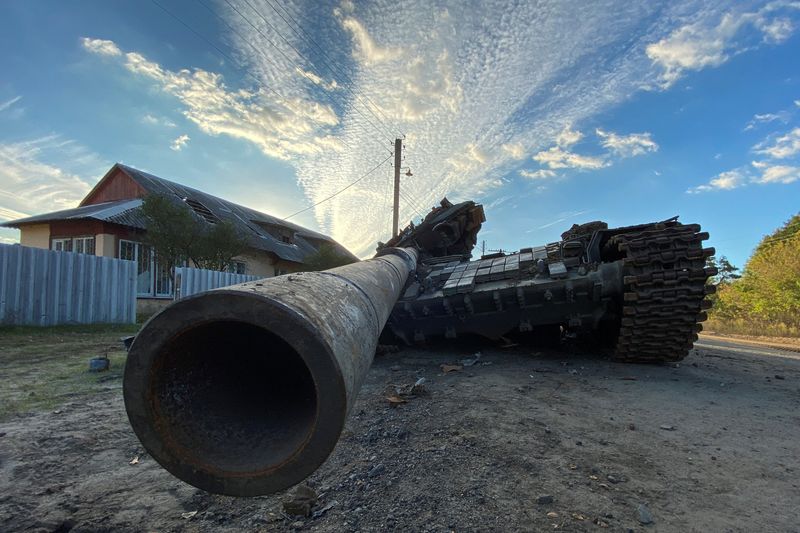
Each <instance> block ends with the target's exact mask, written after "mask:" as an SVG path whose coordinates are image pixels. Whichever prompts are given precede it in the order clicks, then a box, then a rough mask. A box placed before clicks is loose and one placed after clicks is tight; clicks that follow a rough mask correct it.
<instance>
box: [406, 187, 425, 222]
mask: <svg viewBox="0 0 800 533" xmlns="http://www.w3.org/2000/svg"><path fill="white" fill-rule="evenodd" d="M400 197H401V198H402V199H403V200H405V201H406V204H408V206H409V207H411V209H412V210H413V211H414V212H415V213H416V214H418V215H419V216H421V217H422V218H425V217H424V216H423V215H422V213H420V212H419V210H417V208H416V207H415V206H414V204H413V203H411V200H409V199H408V198H407V197H406V195H405V194H403V191H400Z"/></svg>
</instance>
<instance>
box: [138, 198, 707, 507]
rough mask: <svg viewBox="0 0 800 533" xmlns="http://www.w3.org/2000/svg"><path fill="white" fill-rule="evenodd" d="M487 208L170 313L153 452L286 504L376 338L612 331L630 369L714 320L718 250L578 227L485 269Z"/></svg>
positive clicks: (146, 425)
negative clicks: (350, 259) (478, 253)
mask: <svg viewBox="0 0 800 533" xmlns="http://www.w3.org/2000/svg"><path fill="white" fill-rule="evenodd" d="M483 222H484V214H483V208H482V207H481V206H480V205H478V204H475V203H474V202H463V203H460V204H456V205H453V204H451V203H450V202H448V201H447V199H445V200H443V201H442V203H441V206H440V207H437V208H435V209H433V210H432V211H431V212H430V213H429V214H428V215H427V216H426V217H425V218H424V219H423V221H422V222H421V223H420V224H419V225H418V226H414V225H413V224H412V225H409V227H408V228H406V229H405V230H404V231H403V233H401V234H400V235H398V236H397V237H396V238H394V239H392V241H390V242H389V243H387V244H386V245H381V246H380V250H379V252H378V254H377V255H376V257H374V258H372V259H368V260H366V261H360V262H356V263H353V264H349V265H345V266H341V267H337V268H333V269H330V270H326V271H323V272H300V273H292V274H287V275H284V276H276V277H273V278H268V279H260V280H255V281H250V282H246V283H242V284H239V285H234V286H231V287H224V288H220V289H215V290H212V291H208V292H204V293H200V294H196V295H193V296H190V297H188V298H183V299H180V300H177V301H175V302H173V303H172V304H171V305H169V306H168V307H166V308H165V309H164V310H162V311H161V312H160V313H158V314H157V315H155V316H154V317H152V318H151V319H150V320H149V321H148V322H147V323H146V324H145V325H144V326H143V327H142V329H141V330H140V331H139V333H138V334H137V335H136V337H135V339H134V340H133V343H132V344H131V347H130V352H129V353H128V360H127V362H126V364H125V373H124V380H123V396H124V399H125V409H126V411H127V413H128V419H129V420H130V423H131V427H132V428H133V430H134V432H135V433H136V435H137V436H138V437H139V440H140V441H141V443H142V445H143V446H144V448H145V450H147V452H148V454H149V455H150V456H151V457H152V458H154V459H155V460H156V461H158V463H159V464H161V466H163V467H164V468H165V469H167V470H168V471H170V472H171V473H172V474H174V475H175V476H176V477H178V478H180V479H182V480H184V481H186V482H187V483H190V484H192V485H194V486H195V487H198V488H201V489H203V490H207V491H209V492H213V493H217V494H226V495H229V496H260V495H264V494H271V493H274V492H277V491H281V490H285V489H286V488H288V487H291V486H292V485H295V484H297V483H299V482H301V481H302V480H304V479H305V478H307V477H308V476H309V475H311V474H312V473H313V472H314V471H315V470H316V469H317V468H318V467H319V466H320V465H321V464H322V463H323V462H324V461H325V459H326V458H327V457H328V456H329V455H330V453H331V452H332V450H333V449H334V447H335V446H336V442H337V441H338V440H339V436H340V435H341V433H342V430H343V429H344V425H345V421H346V420H347V416H348V413H349V412H350V410H351V409H352V408H353V406H354V405H355V400H356V398H357V396H358V392H359V389H360V388H361V384H362V383H363V381H364V379H365V378H366V375H367V372H368V371H369V368H370V365H371V364H372V359H373V357H374V355H375V350H376V347H377V345H378V341H379V336H380V335H381V334H382V332H384V333H385V331H386V329H385V326H386V325H387V323H388V330H389V331H392V332H394V334H395V335H397V336H398V337H400V338H401V339H403V340H405V341H406V342H408V343H415V342H423V341H426V340H428V339H432V338H434V337H437V336H440V337H445V338H454V337H459V336H462V335H468V334H480V335H483V336H486V337H490V338H498V337H500V336H503V335H505V334H508V333H509V332H511V331H523V332H525V331H528V332H531V333H534V334H536V333H537V331H540V330H541V328H546V329H549V330H557V331H559V332H560V333H575V332H577V333H589V334H599V335H598V336H599V337H606V338H611V339H612V340H613V342H614V345H615V346H614V348H613V357H614V359H616V360H619V361H628V362H649V363H654V362H662V361H677V360H680V359H681V358H683V357H684V356H685V355H686V353H687V351H688V350H689V348H690V347H691V346H692V342H693V341H694V340H695V339H696V338H697V337H696V334H697V332H698V331H699V330H700V326H699V322H701V321H702V320H703V319H704V318H705V314H704V313H703V311H702V310H703V309H704V308H705V307H707V306H708V304H707V302H706V301H705V299H704V296H705V295H706V293H707V292H708V290H707V289H706V286H705V282H706V280H707V279H708V277H709V276H712V275H714V270H713V269H712V268H706V267H705V258H706V257H707V256H709V255H711V254H713V250H711V249H703V248H702V246H701V243H702V241H703V240H704V239H705V238H707V237H708V235H707V234H705V233H701V232H700V227H699V226H697V225H694V224H688V225H684V224H680V223H679V222H678V221H677V220H676V219H670V220H665V221H663V222H654V223H651V224H642V225H639V226H629V227H624V228H614V229H609V228H608V227H607V225H606V224H603V223H601V222H593V223H590V224H583V225H577V226H573V227H572V228H571V229H570V230H569V231H567V232H566V233H565V234H564V235H563V236H562V240H561V241H559V242H555V243H551V244H548V245H546V246H538V247H535V248H524V249H522V250H520V251H519V252H517V253H513V254H493V255H490V256H483V257H482V258H481V259H478V260H475V261H471V260H470V258H471V253H472V250H473V248H474V247H475V243H476V241H477V234H478V231H479V230H480V227H481V224H482V223H483Z"/></svg>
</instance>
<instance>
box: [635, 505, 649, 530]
mask: <svg viewBox="0 0 800 533" xmlns="http://www.w3.org/2000/svg"><path fill="white" fill-rule="evenodd" d="M636 512H637V514H638V515H639V523H640V524H644V525H647V524H652V523H653V514H652V513H651V512H650V509H648V508H647V506H646V505H645V504H643V503H640V504H639V507H638V508H637V509H636Z"/></svg>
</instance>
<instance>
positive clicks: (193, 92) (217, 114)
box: [87, 43, 342, 160]
mask: <svg viewBox="0 0 800 533" xmlns="http://www.w3.org/2000/svg"><path fill="white" fill-rule="evenodd" d="M112 44H113V43H112ZM87 49H89V50H90V51H92V52H95V53H103V52H98V51H97V50H96V49H94V48H87ZM123 57H124V66H125V68H127V69H128V70H129V71H130V72H132V73H134V74H137V75H140V76H142V77H143V78H145V79H147V80H150V81H152V82H154V83H156V84H157V86H159V87H160V88H161V89H162V90H163V91H165V92H166V93H168V94H171V95H173V96H175V97H177V98H178V99H179V100H180V101H181V103H182V104H183V105H184V111H183V113H184V116H186V118H188V119H189V120H191V121H192V122H194V123H195V124H196V125H197V126H198V127H199V128H200V129H201V130H202V131H204V132H205V133H208V134H210V135H221V134H225V135H230V136H232V137H236V138H240V139H244V140H247V141H250V142H252V143H254V144H256V145H257V146H258V147H259V148H260V149H261V150H262V152H264V153H265V154H267V155H269V156H272V157H276V158H278V159H284V160H285V159H289V158H290V157H292V156H295V155H300V154H311V153H322V152H323V151H326V150H330V149H334V150H340V149H341V148H342V146H341V144H340V143H339V142H338V141H337V139H335V138H333V137H331V136H330V135H328V134H326V133H325V132H324V130H325V129H326V128H329V127H333V126H335V125H337V124H338V121H339V120H338V117H337V116H336V113H335V112H334V111H333V109H332V108H331V107H330V106H326V105H323V104H320V103H318V102H315V101H313V100H309V99H306V98H301V97H287V98H284V99H281V98H277V97H276V96H275V95H274V94H273V93H271V92H269V91H268V90H266V89H262V90H258V91H253V92H251V91H247V90H245V89H239V90H230V89H228V87H227V86H226V85H225V84H224V82H223V80H222V76H221V75H219V74H216V73H213V72H208V71H206V70H203V69H194V70H193V71H189V70H186V69H183V70H179V71H170V70H167V69H164V68H162V67H161V65H159V64H158V63H155V62H153V61H150V60H148V59H147V58H146V57H144V56H143V55H141V54H139V53H137V52H128V53H126V54H124V56H123ZM290 72H291V71H290ZM269 86H272V84H271V83H270V84H269ZM183 144H185V143H182V144H181V143H179V144H178V145H177V146H176V145H173V150H179V149H180V147H182V145H183Z"/></svg>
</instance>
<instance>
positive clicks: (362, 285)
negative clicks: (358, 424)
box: [124, 248, 417, 496]
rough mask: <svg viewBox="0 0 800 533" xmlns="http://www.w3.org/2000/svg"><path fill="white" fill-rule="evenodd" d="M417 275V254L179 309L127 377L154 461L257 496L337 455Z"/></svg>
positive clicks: (148, 338)
mask: <svg viewBox="0 0 800 533" xmlns="http://www.w3.org/2000/svg"><path fill="white" fill-rule="evenodd" d="M416 264H417V253H416V251H415V250H414V249H411V248H389V249H385V250H383V251H382V255H381V256H380V257H376V258H373V259H369V260H366V261H361V262H358V263H354V264H351V265H346V266H343V267H339V268H334V269H331V270H327V271H324V272H304V273H297V274H288V275H284V276H279V277H275V278H269V279H264V280H261V281H253V282H247V283H243V284H241V285H235V286H232V287H226V288H223V289H216V290H213V291H210V292H206V293H203V294H199V295H196V296H192V297H188V298H185V299H183V300H178V301H177V302H175V303H173V304H172V305H170V306H169V307H167V308H166V309H164V310H163V311H162V312H161V313H159V314H158V315H156V316H154V317H153V318H152V319H150V321H148V322H147V323H146V324H145V326H144V327H143V328H142V330H141V331H140V332H139V334H138V335H137V336H136V339H135V340H134V342H133V345H132V346H131V349H130V352H129V354H128V361H127V364H126V366H125V378H124V396H125V408H126V410H127V412H128V418H129V419H130V423H131V426H133V430H134V432H135V433H136V435H137V436H138V437H139V440H140V441H141V442H142V445H143V446H144V447H145V449H146V450H147V452H148V453H149V454H150V455H151V456H152V457H153V458H154V459H155V460H156V461H158V462H159V463H160V464H161V466H163V467H164V468H165V469H166V470H168V471H169V472H171V473H172V474H173V475H175V476H176V477H178V478H180V479H182V480H183V481H185V482H187V483H189V484H191V485H194V486H195V487H198V488H201V489H204V490H206V491H209V492H213V493H217V494H226V495H231V496H259V495H264V494H270V493H273V492H276V491H280V490H283V489H286V488H288V487H291V486H292V485H295V484H297V483H299V482H300V481H302V480H303V479H305V478H306V477H308V476H309V475H311V473H313V472H314V471H315V470H316V469H317V468H318V467H319V466H320V465H321V464H322V463H323V462H324V461H325V459H326V458H327V457H328V456H329V455H330V453H331V452H332V451H333V448H334V446H335V445H336V442H337V441H338V440H339V435H340V433H341V431H342V429H343V427H344V423H345V420H346V418H347V414H348V411H349V410H350V408H351V407H352V406H353V403H354V402H355V399H356V396H357V395H358V391H359V388H360V387H361V383H362V382H363V380H364V377H365V376H366V374H367V371H368V370H369V367H370V365H371V363H372V358H373V356H374V353H375V348H376V346H377V343H378V336H379V335H380V333H381V330H382V329H383V327H384V325H385V324H386V320H387V319H388V317H389V314H390V313H391V311H392V307H393V306H394V304H395V303H396V302H397V300H398V298H399V297H400V295H401V292H402V290H403V287H404V286H405V284H406V281H407V279H408V277H409V275H410V273H411V272H413V271H414V269H415V268H416Z"/></svg>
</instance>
